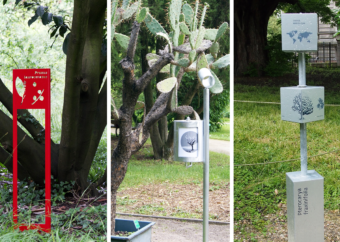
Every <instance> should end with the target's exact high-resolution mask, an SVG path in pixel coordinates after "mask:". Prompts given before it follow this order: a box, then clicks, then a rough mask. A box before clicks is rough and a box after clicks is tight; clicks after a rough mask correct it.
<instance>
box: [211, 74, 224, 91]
mask: <svg viewBox="0 0 340 242" xmlns="http://www.w3.org/2000/svg"><path fill="white" fill-rule="evenodd" d="M210 72H211V74H212V75H213V76H214V78H215V84H214V85H213V86H212V87H211V88H210V91H211V92H212V93H215V94H217V93H221V92H222V91H223V86H222V83H221V81H220V79H218V77H217V76H216V74H215V73H214V72H213V71H211V70H210Z"/></svg>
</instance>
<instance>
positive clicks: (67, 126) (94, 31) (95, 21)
mask: <svg viewBox="0 0 340 242" xmlns="http://www.w3.org/2000/svg"><path fill="white" fill-rule="evenodd" d="M105 12H106V1H105V0H100V1H97V0H85V1H80V0H75V1H74V11H73V22H72V32H71V35H70V36H71V37H70V41H69V45H68V51H67V60H66V74H65V95H64V106H63V115H62V132H61V142H60V145H59V144H55V143H54V142H53V141H51V174H52V175H53V177H54V178H57V179H58V180H59V181H76V183H77V185H78V187H77V188H78V192H79V193H82V192H83V191H84V190H86V189H87V188H88V187H89V185H90V184H89V182H88V180H87V178H88V174H89V171H90V168H91V165H92V162H93V159H94V156H95V153H96V151H97V148H98V145H99V142H100V139H101V137H102V134H103V132H104V129H105V127H106V107H107V106H106V102H107V98H106V93H107V83H106V81H105V83H104V84H103V87H102V89H101V91H100V92H99V88H100V87H101V85H102V82H103V77H104V75H105V72H106V69H107V68H106V57H105V53H104V52H102V42H103V27H104V20H105ZM0 102H1V103H3V104H4V106H5V107H6V108H7V110H8V111H9V112H10V113H12V112H13V110H12V93H11V92H10V91H9V90H8V89H7V88H6V87H5V85H4V84H3V83H2V81H1V80H0ZM18 115H19V116H24V115H25V116H30V113H29V112H28V111H27V110H18ZM32 118H34V117H33V116H32ZM18 121H19V122H20V123H21V124H22V125H23V126H24V127H25V129H26V130H27V131H28V133H29V134H30V135H31V136H32V137H33V138H31V137H30V136H29V135H28V134H26V133H25V132H24V131H23V130H22V129H20V128H18V141H19V144H18V147H15V148H17V150H18V176H19V179H20V180H23V179H26V178H30V179H32V180H33V181H34V182H36V183H38V184H44V179H45V176H44V174H45V172H44V170H45V168H44V167H45V156H44V153H45V151H44V140H43V139H38V137H40V135H41V134H40V133H41V130H42V129H43V126H42V125H41V124H39V123H38V121H36V122H34V125H33V124H32V123H31V122H27V121H26V120H25V119H24V118H19V119H18ZM11 123H12V121H11V119H10V118H9V117H8V115H6V114H5V113H3V112H2V111H1V110H0V142H1V145H2V146H0V162H1V163H4V164H5V166H6V167H7V169H8V170H9V171H12V164H11V162H12V158H11V156H10V153H11V152H12V151H13V149H14V148H13V147H12V124H11ZM37 123H38V124H37ZM105 181H106V172H105V174H104V176H102V177H101V178H99V179H98V181H96V182H95V183H94V184H92V185H91V187H90V189H89V190H90V191H91V192H92V194H96V189H95V188H96V187H97V186H99V185H101V184H102V183H103V182H105Z"/></svg>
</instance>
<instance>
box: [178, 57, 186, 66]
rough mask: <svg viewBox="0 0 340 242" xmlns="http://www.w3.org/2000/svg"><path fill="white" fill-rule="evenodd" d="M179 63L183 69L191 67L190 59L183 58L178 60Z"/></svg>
mask: <svg viewBox="0 0 340 242" xmlns="http://www.w3.org/2000/svg"><path fill="white" fill-rule="evenodd" d="M177 63H178V64H179V65H180V66H182V67H188V66H189V59H187V58H182V59H180V60H178V61H177Z"/></svg>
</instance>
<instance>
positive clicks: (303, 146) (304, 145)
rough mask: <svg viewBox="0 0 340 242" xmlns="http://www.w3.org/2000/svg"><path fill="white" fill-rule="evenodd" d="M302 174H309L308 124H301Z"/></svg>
mask: <svg viewBox="0 0 340 242" xmlns="http://www.w3.org/2000/svg"><path fill="white" fill-rule="evenodd" d="M300 156H301V175H302V176H306V175H307V124H306V123H303V124H300Z"/></svg>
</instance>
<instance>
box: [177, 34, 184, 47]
mask: <svg viewBox="0 0 340 242" xmlns="http://www.w3.org/2000/svg"><path fill="white" fill-rule="evenodd" d="M184 41H185V34H180V35H179V37H178V45H182V44H183V43H184Z"/></svg>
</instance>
